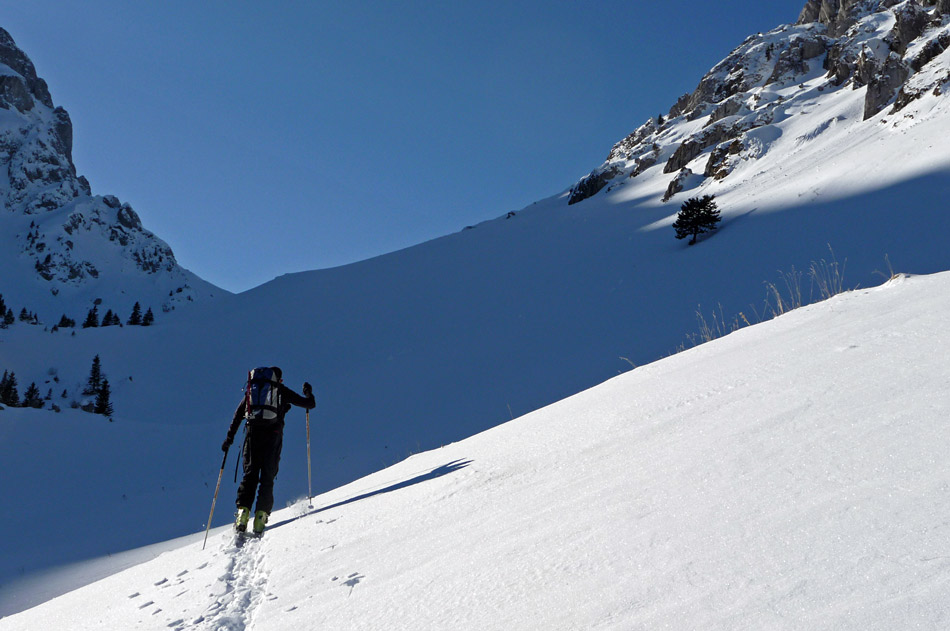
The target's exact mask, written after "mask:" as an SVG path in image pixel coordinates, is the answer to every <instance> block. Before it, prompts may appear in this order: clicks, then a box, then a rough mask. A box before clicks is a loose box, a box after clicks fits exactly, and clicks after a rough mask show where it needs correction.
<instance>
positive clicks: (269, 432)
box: [237, 427, 284, 514]
mask: <svg viewBox="0 0 950 631" xmlns="http://www.w3.org/2000/svg"><path fill="white" fill-rule="evenodd" d="M283 442H284V432H283V427H278V428H273V427H266V428H260V427H249V428H248V430H247V438H246V439H245V443H244V478H242V479H241V486H239V487H238V494H237V505H238V507H241V506H246V507H247V508H251V504H253V502H254V493H255V491H256V492H257V509H256V510H262V511H264V512H265V513H268V514H269V513H270V512H271V509H272V508H274V478H276V477H277V468H278V466H279V465H280V450H281V447H282V446H283Z"/></svg>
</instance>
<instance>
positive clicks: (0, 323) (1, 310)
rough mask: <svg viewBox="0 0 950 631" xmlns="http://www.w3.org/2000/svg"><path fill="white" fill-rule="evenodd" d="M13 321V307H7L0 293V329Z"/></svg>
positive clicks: (14, 317) (14, 320)
mask: <svg viewBox="0 0 950 631" xmlns="http://www.w3.org/2000/svg"><path fill="white" fill-rule="evenodd" d="M24 311H26V309H24ZM21 315H22V312H21ZM14 322H16V316H15V315H13V309H10V308H9V307H7V304H6V303H5V302H4V301H3V294H0V329H5V328H7V327H8V326H10V325H11V324H13V323H14Z"/></svg>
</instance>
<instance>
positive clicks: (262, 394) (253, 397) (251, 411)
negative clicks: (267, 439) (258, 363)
mask: <svg viewBox="0 0 950 631" xmlns="http://www.w3.org/2000/svg"><path fill="white" fill-rule="evenodd" d="M279 383H280V382H279V381H278V380H277V376H276V375H275V374H274V371H273V370H272V369H270V368H266V367H262V368H255V369H254V370H252V371H250V372H249V373H247V386H245V388H244V418H245V419H247V422H248V424H254V425H269V424H271V423H273V422H274V421H276V420H277V415H278V412H279V410H280V394H279V391H278V388H277V386H278V384H279Z"/></svg>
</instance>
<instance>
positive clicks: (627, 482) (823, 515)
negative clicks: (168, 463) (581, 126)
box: [0, 274, 950, 631]
mask: <svg viewBox="0 0 950 631" xmlns="http://www.w3.org/2000/svg"><path fill="white" fill-rule="evenodd" d="M948 309H950V274H940V275H936V276H930V277H915V278H910V279H906V278H897V279H895V280H894V281H892V282H891V283H888V284H887V285H886V286H884V287H881V288H875V289H871V290H863V291H858V292H853V293H850V294H846V295H841V296H837V297H836V298H834V299H832V300H829V301H827V302H824V303H821V304H818V305H812V306H811V307H807V308H803V309H800V310H798V311H794V312H792V313H789V314H786V315H785V316H783V317H781V318H778V319H776V320H773V321H771V322H766V323H764V324H761V325H759V326H755V327H751V328H747V329H744V330H742V331H739V332H737V333H735V334H733V335H730V336H728V337H726V338H723V339H719V340H716V341H714V342H712V343H710V344H707V345H704V346H701V347H699V348H696V349H692V350H690V351H687V352H685V353H681V354H679V355H676V356H674V357H670V358H667V359H664V360H661V361H658V362H656V363H654V364H651V365H649V366H644V367H641V368H638V369H637V370H635V371H633V372H631V373H628V374H625V375H622V376H619V377H617V378H615V379H613V380H611V381H609V382H607V383H604V384H602V385H600V386H597V387H596V388H593V389H591V390H589V391H587V392H584V393H581V394H579V395H576V396H574V397H571V398H569V399H567V400H565V401H562V402H559V403H557V404H554V405H552V406H550V407H547V408H544V409H542V410H539V411H536V412H534V413H531V414H528V415H526V416H524V417H523V418H519V419H517V420H515V421H513V422H510V423H507V424H505V425H504V426H502V427H498V428H495V429H493V430H490V431H488V432H485V433H483V434H481V435H478V436H475V437H473V438H470V439H468V440H465V441H462V442H459V443H456V444H453V445H448V446H446V447H444V448H442V449H436V450H433V451H430V452H428V453H424V454H418V455H415V456H413V457H412V458H409V459H408V460H406V461H404V462H402V463H400V464H399V465H397V466H395V467H392V468H389V469H386V470H385V471H381V472H379V473H376V474H374V475H372V476H370V477H367V478H365V479H363V480H360V481H358V482H355V483H353V484H350V485H348V486H345V487H342V488H339V489H336V490H334V491H332V492H330V493H327V494H325V495H322V496H320V497H317V498H315V499H314V501H313V506H314V509H313V510H309V509H308V508H307V502H306V500H302V501H301V502H300V503H298V504H296V505H294V506H291V507H289V508H286V509H284V510H282V511H278V512H277V513H275V514H274V516H273V517H274V521H273V525H272V527H271V528H270V530H269V531H268V532H267V533H266V534H265V536H264V538H263V539H262V540H261V541H251V542H249V543H247V544H246V545H245V546H244V547H243V548H240V549H237V548H235V546H234V544H233V543H232V535H231V533H230V532H229V531H228V529H223V530H221V531H215V532H213V533H212V534H211V537H210V539H209V541H208V545H207V548H206V549H205V550H202V535H203V533H201V534H199V535H198V536H197V537H196V538H194V539H192V541H191V542H189V543H179V544H178V546H177V549H174V550H172V551H169V552H167V553H165V554H163V555H162V556H160V557H158V558H156V559H154V560H153V561H151V562H146V563H143V564H142V565H139V566H137V567H134V568H131V569H129V570H126V571H124V572H121V573H119V574H116V575H114V576H111V577H109V578H107V579H106V580H103V581H101V582H99V583H95V584H91V585H89V586H87V587H85V588H83V589H80V590H78V591H75V592H73V593H70V594H67V595H64V596H62V597H61V598H57V599H55V600H52V601H51V602H48V603H46V604H44V605H42V606H39V607H37V608H35V609H31V610H29V611H26V612H24V613H21V614H17V615H13V616H11V617H8V618H4V619H3V620H0V629H2V630H3V631H20V630H23V631H27V630H29V631H32V630H34V629H52V628H69V629H76V630H79V629H156V630H158V629H161V630H167V629H178V630H181V631H183V630H185V629H195V630H198V629H248V630H250V629H268V630H281V629H287V630H295V629H485V630H489V629H498V630H504V631H507V630H509V629H552V630H553V629H706V630H724V631H725V630H730V631H731V630H734V629H835V630H836V631H844V630H851V629H854V630H856V631H858V630H860V631H869V630H882V631H884V630H887V631H890V630H893V629H932V630H937V629H945V628H947V622H948V619H950V601H948V599H947V592H946V587H947V582H948V581H950V560H948V558H947V555H946V546H947V541H948V539H950V501H948V494H950V462H948V460H947V458H946V454H945V451H946V444H947V443H948V441H950V424H948V423H947V422H946V418H947V414H948V412H950V391H948V390H947V388H946V383H947V380H948V379H950V365H948V364H947V362H946V360H945V359H944V358H943V356H942V355H941V354H939V353H935V352H934V349H935V348H942V347H943V344H944V342H947V343H948V344H950V332H948V328H947V327H946V325H945V317H944V314H945V313H946V312H947V310H948Z"/></svg>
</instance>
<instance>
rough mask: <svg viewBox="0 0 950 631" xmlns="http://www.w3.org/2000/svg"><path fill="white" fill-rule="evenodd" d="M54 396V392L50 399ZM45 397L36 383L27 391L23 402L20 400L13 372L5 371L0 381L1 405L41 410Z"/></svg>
mask: <svg viewBox="0 0 950 631" xmlns="http://www.w3.org/2000/svg"><path fill="white" fill-rule="evenodd" d="M50 396H52V391H51V392H50V395H48V396H47V398H49V397H50ZM43 401H44V399H43V397H42V396H41V395H40V389H39V388H37V387H36V382H33V383H31V384H30V387H29V388H27V389H26V393H24V395H23V400H22V401H21V400H20V393H19V391H18V390H17V379H16V374H15V373H13V372H9V373H8V372H7V371H5V370H4V371H3V378H2V379H0V403H2V404H3V405H8V406H10V407H12V408H15V407H24V408H26V407H30V408H41V407H43Z"/></svg>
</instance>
